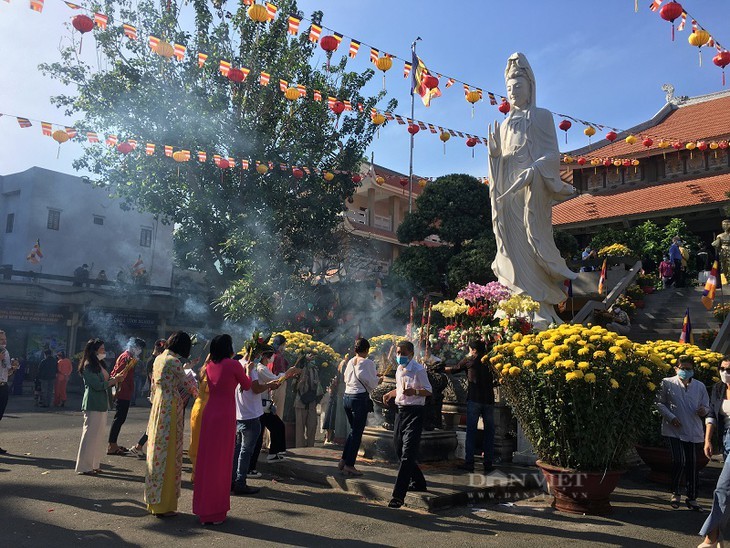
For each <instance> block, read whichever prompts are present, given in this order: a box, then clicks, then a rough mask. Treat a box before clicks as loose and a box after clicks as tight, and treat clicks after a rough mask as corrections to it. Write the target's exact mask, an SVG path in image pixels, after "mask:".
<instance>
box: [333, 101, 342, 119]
mask: <svg viewBox="0 0 730 548" xmlns="http://www.w3.org/2000/svg"><path fill="white" fill-rule="evenodd" d="M330 109H331V110H332V112H334V113H335V114H336V115H337V116H339V115H340V114H342V113H343V112H345V103H343V102H342V101H335V102H334V103H332V105H331V106H330Z"/></svg>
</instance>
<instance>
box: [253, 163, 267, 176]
mask: <svg viewBox="0 0 730 548" xmlns="http://www.w3.org/2000/svg"><path fill="white" fill-rule="evenodd" d="M256 171H257V172H258V173H259V174H261V175H264V174H265V173H266V172H267V171H269V166H267V165H266V164H259V165H257V166H256Z"/></svg>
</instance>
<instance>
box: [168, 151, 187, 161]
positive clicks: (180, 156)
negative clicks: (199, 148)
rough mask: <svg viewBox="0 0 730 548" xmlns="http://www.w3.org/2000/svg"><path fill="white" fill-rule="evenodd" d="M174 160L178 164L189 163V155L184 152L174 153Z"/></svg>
mask: <svg viewBox="0 0 730 548" xmlns="http://www.w3.org/2000/svg"><path fill="white" fill-rule="evenodd" d="M172 159H173V160H175V161H176V162H187V161H188V157H187V154H185V153H184V152H183V151H182V150H178V151H177V152H173V153H172Z"/></svg>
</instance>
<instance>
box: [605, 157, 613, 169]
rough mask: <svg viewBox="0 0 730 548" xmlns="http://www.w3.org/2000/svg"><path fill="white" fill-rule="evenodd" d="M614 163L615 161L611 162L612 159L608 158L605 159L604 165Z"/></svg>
mask: <svg viewBox="0 0 730 548" xmlns="http://www.w3.org/2000/svg"><path fill="white" fill-rule="evenodd" d="M612 164H613V162H611V160H609V159H608V158H606V159H605V160H603V165H604V166H606V167H610V166H611V165H612Z"/></svg>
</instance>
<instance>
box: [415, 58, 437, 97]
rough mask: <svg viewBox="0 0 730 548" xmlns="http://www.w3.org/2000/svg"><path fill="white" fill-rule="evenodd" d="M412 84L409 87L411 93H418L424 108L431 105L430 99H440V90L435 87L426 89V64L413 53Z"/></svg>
mask: <svg viewBox="0 0 730 548" xmlns="http://www.w3.org/2000/svg"><path fill="white" fill-rule="evenodd" d="M413 67H414V69H413V82H412V85H411V92H412V93H413V92H415V93H418V95H420V96H421V100H422V101H423V104H424V105H425V106H427V107H428V106H430V105H431V99H433V98H434V97H441V90H440V89H439V88H438V86H436V87H435V88H431V89H429V88H428V87H426V84H425V79H426V76H427V75H428V74H429V72H428V69H427V68H426V64H425V63H424V62H423V61H422V60H421V58H420V57H418V56H417V55H416V53H415V52H413Z"/></svg>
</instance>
